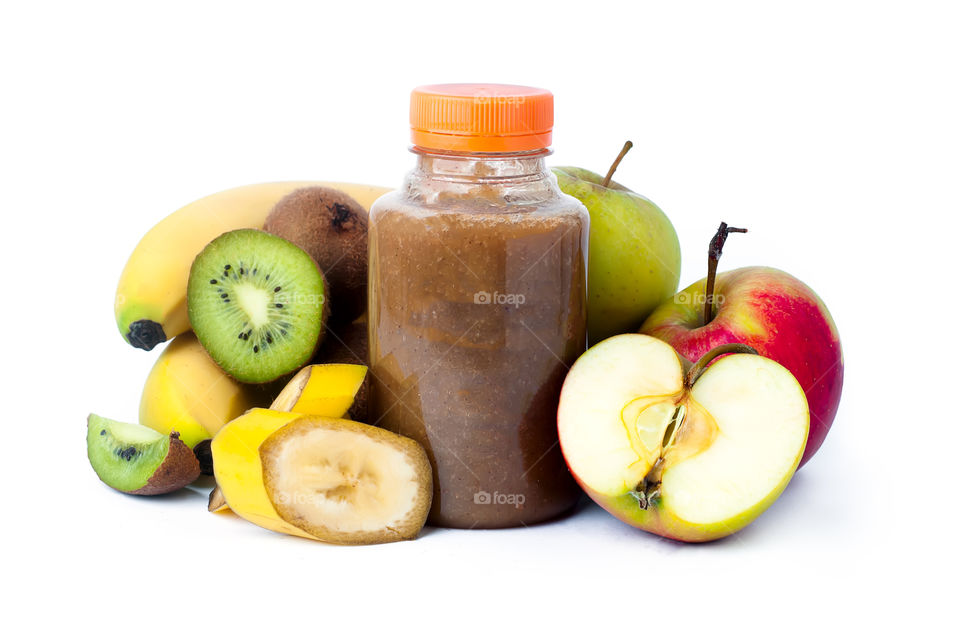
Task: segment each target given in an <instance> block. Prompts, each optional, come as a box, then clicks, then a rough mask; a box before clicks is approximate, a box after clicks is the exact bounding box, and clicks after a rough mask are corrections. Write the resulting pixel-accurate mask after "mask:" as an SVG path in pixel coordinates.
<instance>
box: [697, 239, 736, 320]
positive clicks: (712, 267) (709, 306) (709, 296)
mask: <svg viewBox="0 0 960 637" xmlns="http://www.w3.org/2000/svg"><path fill="white" fill-rule="evenodd" d="M746 231H747V229H746V228H734V227H732V226H728V225H727V223H726V222H725V221H721V222H720V228H718V229H717V233H716V234H715V235H713V239H710V249H709V251H708V252H707V293H706V298H705V299H704V302H703V324H704V325H706V324H707V323H709V322H710V321H712V320H713V316H714V312H715V309H714V305H715V303H714V302H715V300H716V299H714V298H713V288H714V285H715V284H716V282H717V264H718V263H720V255H721V253H723V244H724V243H726V242H727V236H728V235H729V234H730V233H731V232H746Z"/></svg>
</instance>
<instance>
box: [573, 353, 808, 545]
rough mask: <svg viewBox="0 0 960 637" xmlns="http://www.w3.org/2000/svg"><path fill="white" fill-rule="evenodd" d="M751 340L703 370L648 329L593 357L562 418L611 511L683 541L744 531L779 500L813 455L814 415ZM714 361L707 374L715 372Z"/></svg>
mask: <svg viewBox="0 0 960 637" xmlns="http://www.w3.org/2000/svg"><path fill="white" fill-rule="evenodd" d="M747 349H749V348H744V346H742V345H728V346H726V347H725V348H718V349H717V350H714V351H713V352H711V353H710V354H708V355H707V356H705V357H703V358H702V359H701V360H700V361H698V363H697V364H696V365H691V364H690V363H689V361H686V360H684V359H683V358H682V357H681V356H680V355H679V354H678V353H677V351H676V350H675V349H673V348H672V347H671V346H670V345H668V344H666V343H664V342H663V341H660V340H658V339H655V338H653V337H650V336H645V335H643V334H623V335H620V336H614V337H612V338H609V339H607V340H605V341H603V342H601V343H599V344H597V345H595V346H594V347H592V348H590V349H589V350H587V351H586V352H585V353H584V354H583V355H582V356H581V357H580V358H579V359H578V360H577V362H576V363H575V364H574V366H573V367H572V368H571V369H570V373H569V374H568V375H567V378H566V380H565V381H564V385H563V390H562V392H561V395H560V405H559V409H558V412H557V421H558V430H559V436H560V446H561V449H562V450H563V455H564V458H565V459H566V461H567V465H568V466H569V468H570V471H571V473H572V474H573V476H574V477H575V478H576V480H577V482H578V483H579V484H580V486H581V487H582V488H583V490H584V491H585V492H586V493H587V494H588V495H589V496H590V497H591V498H592V499H593V500H594V501H595V502H597V504H599V505H600V506H601V507H603V508H604V509H606V510H607V511H609V512H610V513H612V514H613V515H614V516H616V517H617V518H619V519H620V520H623V521H624V522H626V523H628V524H631V525H633V526H635V527H637V528H641V529H644V530H646V531H649V532H651V533H655V534H657V535H661V536H664V537H669V538H672V539H676V540H682V541H685V542H705V541H710V540H715V539H717V538H721V537H724V536H727V535H730V534H731V533H735V532H736V531H739V530H740V529H742V528H743V527H745V526H746V525H747V524H749V523H750V522H752V521H753V520H754V519H756V518H757V517H758V516H759V515H760V514H761V513H763V511H765V510H766V509H767V507H769V506H770V504H772V503H773V501H774V500H776V498H777V497H778V496H779V495H780V493H781V492H782V491H783V489H784V488H785V487H786V485H787V483H789V481H790V478H791V477H792V476H793V474H794V472H795V471H796V468H797V465H798V463H799V462H800V457H801V455H802V454H803V448H804V444H805V443H806V438H807V433H808V430H809V422H810V420H809V413H808V410H807V401H806V398H805V397H804V394H803V390H802V389H801V388H800V385H799V383H797V381H796V379H795V378H794V377H793V376H792V375H791V374H790V372H789V371H787V370H786V369H785V368H784V367H783V366H781V365H780V364H779V363H776V362H775V361H772V360H770V359H768V358H764V357H762V356H757V355H755V354H747V353H733V354H729V355H725V356H723V357H722V358H719V359H716V360H715V362H713V364H710V363H711V362H712V361H714V359H715V358H716V357H717V356H721V355H724V354H726V353H728V352H731V351H745V350H747ZM708 364H709V367H708Z"/></svg>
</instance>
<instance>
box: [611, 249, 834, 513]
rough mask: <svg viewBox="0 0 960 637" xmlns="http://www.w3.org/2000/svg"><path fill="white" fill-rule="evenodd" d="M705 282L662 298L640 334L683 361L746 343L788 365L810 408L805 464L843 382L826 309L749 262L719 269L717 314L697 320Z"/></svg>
mask: <svg viewBox="0 0 960 637" xmlns="http://www.w3.org/2000/svg"><path fill="white" fill-rule="evenodd" d="M706 284H707V281H706V279H702V280H700V281H697V282H696V283H694V284H693V285H691V286H690V287H688V288H685V289H684V290H681V291H680V292H678V293H677V294H676V295H674V296H673V298H671V299H669V300H667V301H665V302H664V303H663V304H662V305H660V307H658V308H657V309H656V310H654V311H653V313H652V314H651V315H650V316H649V317H648V318H647V320H646V321H645V322H644V324H643V326H642V327H641V328H640V332H641V333H643V334H648V335H650V336H654V337H656V338H659V339H661V340H663V341H666V342H667V343H669V344H670V345H672V346H673V347H674V348H675V349H676V350H677V351H678V352H679V353H680V355H681V356H683V357H685V358H686V359H688V360H693V361H695V360H698V359H699V358H700V357H701V356H703V355H704V354H706V353H707V352H708V351H710V350H711V349H713V348H714V347H717V346H718V345H724V344H726V343H745V344H747V345H750V346H751V347H753V348H754V349H756V350H757V352H758V353H759V354H760V355H761V356H766V357H767V358H771V359H773V360H775V361H777V362H778V363H780V364H781V365H783V366H784V367H786V368H787V369H788V370H790V372H791V373H792V374H793V375H794V377H796V379H797V381H798V382H799V383H800V386H801V387H802V388H803V391H804V394H806V397H807V403H808V405H809V407H810V434H809V436H808V438H807V445H806V448H805V450H804V453H803V457H802V459H801V460H800V466H801V467H802V466H803V465H804V464H805V463H806V462H807V461H808V460H810V458H811V457H812V456H813V454H815V453H816V452H817V449H819V448H820V445H822V444H823V440H824V438H826V436H827V432H828V431H829V430H830V426H831V425H832V424H833V419H834V417H835V416H836V414H837V407H838V405H839V404H840V393H841V390H842V388H843V352H842V350H841V347H840V336H839V334H838V333H837V327H836V325H835V324H834V322H833V318H832V317H831V316H830V312H829V311H828V310H827V307H826V305H824V303H823V301H821V300H820V298H819V297H818V296H817V295H816V293H814V291H813V290H811V289H810V288H809V287H808V286H807V285H805V284H804V283H803V282H802V281H800V280H799V279H797V278H796V277H794V276H791V275H790V274H787V273H786V272H783V271H781V270H777V269H775V268H767V267H746V268H739V269H737V270H731V271H729V272H724V273H722V274H718V275H717V278H716V284H715V286H714V295H715V296H716V300H717V302H716V306H715V307H716V312H715V317H714V319H713V320H712V321H711V322H710V323H709V324H707V325H702V323H703V304H704V300H705V295H706ZM615 515H616V514H615Z"/></svg>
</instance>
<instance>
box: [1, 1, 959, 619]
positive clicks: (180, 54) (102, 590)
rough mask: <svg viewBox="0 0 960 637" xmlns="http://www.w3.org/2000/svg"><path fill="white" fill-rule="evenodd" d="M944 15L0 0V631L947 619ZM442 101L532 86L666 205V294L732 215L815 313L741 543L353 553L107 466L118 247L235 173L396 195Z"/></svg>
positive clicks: (598, 529)
mask: <svg viewBox="0 0 960 637" xmlns="http://www.w3.org/2000/svg"><path fill="white" fill-rule="evenodd" d="M530 4H532V3H530ZM958 26H960V25H958V19H957V15H956V14H955V13H954V11H952V10H951V9H950V7H949V4H948V3H943V4H940V5H937V4H934V3H927V2H909V3H907V2H904V3H900V4H899V5H897V4H893V3H876V2H874V3H863V4H853V3H844V2H828V3H821V2H809V1H808V2H803V3H796V4H795V8H786V7H785V6H784V5H782V4H779V3H778V4H776V6H775V5H774V3H763V2H758V3H730V2H725V3H704V4H702V5H694V4H690V3H668V2H652V3H638V2H630V3H623V4H622V5H614V4H604V3H602V2H587V3H585V2H578V3H563V2H553V3H544V4H542V5H541V6H540V7H538V8H532V7H530V8H527V6H526V4H524V3H521V2H518V1H516V0H514V1H513V2H503V3H501V2H494V1H489V0H488V1H485V2H482V3H461V2H451V1H448V2H438V3H431V4H423V5H414V4H412V3H400V2H395V3H389V4H388V3H384V4H383V6H374V4H372V3H371V4H367V3H359V2H356V3H354V2H340V3H320V2H312V3H303V4H300V5H295V4H287V3H281V2H271V3H262V4H260V5H257V6H245V5H244V4H243V3H237V2H232V3H202V2H185V3H181V2H171V1H168V2H164V3H149V4H148V3H133V2H117V3H104V2H93V1H86V2H71V3H62V4H57V3H51V2H30V3H27V2H24V3H18V4H16V5H14V4H13V3H11V4H9V5H8V4H5V5H4V9H2V11H0V60H2V62H0V74H2V75H0V80H2V83H0V111H2V117H0V133H2V136H0V152H2V173H0V188H2V195H3V196H2V199H0V201H2V206H3V208H2V210H3V217H4V222H3V225H2V230H0V232H2V235H0V236H2V245H3V253H2V258H3V261H4V264H5V266H6V268H7V269H6V277H5V278H6V285H5V286H4V293H3V295H2V298H3V301H2V303H3V311H2V312H0V321H2V334H3V338H2V341H0V342H2V346H0V351H2V354H0V360H2V361H3V363H4V364H3V371H2V378H3V381H4V382H3V385H2V391H3V405H4V414H5V417H4V418H3V419H2V420H3V430H4V436H5V438H4V444H3V447H4V453H3V460H2V465H0V466H2V471H3V478H4V484H3V494H4V495H3V506H2V511H3V513H2V520H3V536H4V537H3V540H2V547H3V548H2V551H3V554H2V555H3V556H2V565H0V572H2V574H3V582H4V589H5V590H4V591H3V595H2V598H3V602H2V606H3V607H4V610H3V612H2V613H0V622H2V623H3V624H6V625H7V627H8V628H11V627H12V628H13V629H14V630H15V632H18V633H20V634H25V633H40V632H43V633H45V634H50V633H49V630H51V629H54V628H56V629H59V630H61V631H68V630H69V631H71V632H73V631H79V632H81V633H82V634H89V633H90V631H92V630H99V631H101V632H102V633H103V634H124V635H135V636H136V635H142V634H153V633H163V634H168V635H169V634H171V633H170V631H176V632H175V633H174V634H204V635H214V634H233V633H237V632H238V633H260V634H267V633H268V631H269V634H277V635H280V634H284V632H285V631H288V630H293V629H298V630H305V631H308V632H309V633H310V634H319V633H321V632H324V633H326V632H332V631H338V632H341V633H342V632H345V631H350V634H370V630H372V629H373V628H374V627H376V628H378V629H381V630H391V631H394V632H398V633H407V632H426V633H430V634H434V633H440V632H451V633H456V632H465V633H468V634H470V633H473V632H478V631H484V632H489V630H497V631H498V632H503V633H504V634H519V633H520V632H521V630H520V627H522V626H528V627H529V628H530V629H531V630H532V629H533V628H534V627H536V626H538V625H556V626H559V627H560V629H561V631H562V633H563V634H568V633H569V634H573V633H575V632H581V631H582V632H584V634H591V635H592V634H600V632H601V630H607V629H609V630H610V632H611V634H613V632H612V631H613V630H614V626H615V625H617V626H618V629H619V630H621V631H630V634H638V635H644V634H650V633H653V632H655V633H659V634H693V633H694V632H697V633H700V632H703V633H706V632H707V631H709V633H710V634H728V633H735V632H736V633H747V634H781V633H787V634H794V633H796V634H799V633H807V632H809V631H810V630H819V631H824V632H826V633H827V634H836V633H838V632H839V631H840V630H848V629H856V630H857V631H858V632H861V631H865V630H867V629H871V628H882V629H890V630H893V629H903V630H910V631H911V632H919V631H920V630H921V629H922V628H924V627H930V628H933V627H936V626H940V627H941V628H945V627H946V625H947V622H950V623H952V624H953V625H955V620H954V619H951V616H952V610H953V607H954V606H955V601H954V599H953V597H954V595H953V594H954V593H955V592H956V590H957V588H956V579H955V578H956V575H955V571H956V567H957V566H958V561H960V560H958V551H957V537H956V536H957V525H956V522H957V514H956V506H957V505H956V502H957V488H956V486H955V484H956V467H957V461H956V453H957V447H958V442H960V441H958V435H957V430H958V424H960V423H958V418H957V413H956V410H955V408H952V407H951V401H953V400H955V399H956V392H957V380H958V378H957V373H956V371H955V367H956V357H957V355H958V351H957V347H956V337H955V334H954V333H955V331H956V329H957V328H956V325H955V322H956V319H957V311H958V309H960V304H958V303H957V295H958V292H957V289H956V279H957V275H956V271H957V266H956V264H957V258H956V254H957V245H958V240H957V231H958V229H960V228H958V222H957V213H958V192H957V190H958V175H960V161H958V157H960V126H958V119H960V99H958V62H960V44H958V42H960V40H958V37H957V30H958ZM449 81H486V82H512V83H523V84H533V85H537V86H544V87H547V88H550V89H551V90H553V91H554V92H555V94H556V105H557V107H556V134H555V149H556V153H555V156H554V157H553V158H552V162H551V163H553V164H554V165H561V164H572V165H578V166H583V167H587V168H591V169H593V170H595V171H598V172H603V171H604V169H605V168H606V167H607V165H608V164H609V162H610V161H611V160H612V158H613V156H614V155H615V154H616V153H617V151H618V150H619V148H620V146H621V144H622V143H623V141H624V140H625V139H627V138H630V139H632V140H633V141H634V143H635V144H636V148H635V149H634V151H633V152H632V153H631V154H630V155H629V156H628V157H627V159H626V160H625V161H624V163H623V164H622V166H621V168H620V171H619V172H618V175H617V179H618V180H619V181H621V182H623V183H625V184H627V185H628V186H630V187H632V188H633V189H635V190H637V191H638V192H641V193H643V194H645V195H647V196H649V197H650V198H652V199H653V200H654V201H655V202H657V203H658V204H659V205H660V206H661V207H662V208H663V209H664V210H665V211H666V212H667V214H668V215H669V216H670V217H671V218H672V220H673V223H674V225H675V226H676V228H677V231H678V233H679V235H680V238H681V244H682V247H683V251H684V263H683V278H682V286H685V285H687V284H689V283H691V282H693V281H694V280H696V279H699V278H701V277H702V276H703V275H704V265H705V254H704V248H705V246H706V244H707V241H708V240H709V238H710V236H711V235H712V233H713V231H714V229H715V228H716V226H717V223H718V222H719V221H720V220H726V221H728V222H729V223H731V224H735V225H741V226H746V227H748V228H750V234H749V235H746V236H735V237H734V238H733V239H732V240H731V241H730V243H729V244H728V247H727V250H726V253H725V256H724V260H723V263H722V264H721V270H725V269H731V268H734V267H739V266H743V265H752V264H762V265H771V266H776V267H779V268H781V269H784V270H787V271H788V272H791V273H792V274H794V275H796V276H798V277H799V278H801V279H802V280H804V281H805V282H806V283H808V284H809V285H810V286H811V287H813V288H814V289H815V290H816V291H817V292H818V293H819V294H820V295H821V297H822V298H823V299H824V301H825V302H826V303H827V305H828V306H829V307H830V309H831V310H832V313H833V316H834V318H835V320H836V322H837V325H838V326H839V330H840V334H841V337H842V341H843V346H844V353H845V360H846V385H845V387H844V395H843V401H842V404H841V409H840V414H839V416H838V418H837V421H836V422H835V424H834V428H833V431H832V432H831V434H830V435H829V436H828V438H827V440H826V443H825V444H824V446H823V448H822V449H821V451H820V452H819V454H818V455H817V456H816V457H815V458H814V459H813V460H812V461H811V462H810V463H809V464H808V465H807V466H806V467H804V469H802V470H801V471H800V473H799V474H798V475H797V476H796V478H795V480H794V481H793V483H792V484H791V485H790V486H789V488H788V490H787V491H786V493H785V494H784V495H783V497H782V498H781V499H780V500H779V501H778V502H776V504H775V505H774V506H773V507H772V508H771V509H770V510H769V512H767V513H766V514H765V515H764V516H763V517H761V518H760V519H759V520H758V521H757V522H756V523H755V524H753V525H752V526H750V527H749V528H748V529H746V530H745V531H743V532H742V533H740V534H738V535H736V536H734V537H732V538H730V539H728V540H725V541H720V542H716V543H713V544H710V545H704V546H683V545H680V544H675V543H668V542H665V541H660V540H658V539H657V538H655V537H653V536H650V535H647V534H645V533H643V532H641V531H637V530H634V529H632V528H630V527H628V526H626V525H623V524H621V523H620V522H618V521H616V520H614V519H613V518H612V517H610V516H608V515H607V514H605V513H604V512H602V511H601V510H599V509H597V508H596V507H594V506H592V505H590V506H586V507H585V508H584V509H583V510H582V511H580V512H579V514H577V515H575V516H574V517H571V518H569V519H567V520H565V521H563V522H559V523H555V524H551V525H546V526H541V527H537V528H533V529H525V530H515V531H497V532H477V531H475V532H457V531H443V530H427V531H426V532H425V533H424V534H423V536H422V537H421V538H420V539H419V540H417V541H415V542H408V543H402V544H394V545H384V546H372V547H356V548H345V547H335V546H326V545H322V544H319V543H311V542H307V541H302V540H298V539H293V538H288V537H283V536H280V535H276V534H272V533H270V532H267V531H264V530H261V529H259V528H257V527H254V526H252V525H249V524H247V523H245V522H243V521H241V520H239V519H238V518H233V517H230V516H215V515H210V514H208V513H207V512H206V510H205V504H206V494H205V493H204V492H201V491H199V490H198V491H197V492H183V493H181V494H179V495H175V496H172V497H167V498H156V499H146V498H134V497H126V496H121V495H119V494H117V493H114V492H112V491H111V490H110V489H108V488H107V487H105V486H104V485H102V484H101V483H100V482H99V481H98V480H97V478H96V476H95V474H94V473H93V471H92V470H91V469H90V467H89V465H88V463H87V460H86V457H85V449H84V433H85V424H84V423H85V417H86V415H87V413H88V412H90V411H96V412H98V413H102V414H104V415H107V416H110V417H114V418H118V419H135V418H136V415H137V404H138V401H139V392H140V388H141V384H142V382H143V379H144V378H145V376H146V374H147V371H148V370H149V368H150V366H151V364H152V362H153V360H154V359H155V358H156V354H157V352H156V351H154V352H152V353H145V352H142V351H139V350H134V349H133V348H131V347H129V346H127V345H126V344H124V343H123V341H122V339H121V337H120V335H119V334H118V333H117V332H116V327H115V325H114V322H113V315H112V304H113V294H114V289H115V285H116V280H117V277H118V275H119V273H120V270H121V269H122V267H123V264H124V262H125V261H126V258H127V256H128V255H129V253H130V251H131V250H132V249H133V246H134V245H135V244H136V242H137V240H138V239H139V238H140V236H141V235H142V234H143V233H144V232H146V231H147V230H148V229H149V228H150V226H151V225H152V224H154V223H155V222H156V221H158V220H159V219H161V218H162V217H163V216H164V215H166V214H168V213H170V212H172V211H173V210H174V209H176V208H178V207H179V206H181V205H183V204H185V203H187V202H190V201H192V200H194V199H197V198H199V197H201V196H203V195H206V194H208V193H212V192H215V191H218V190H222V189H225V188H229V187H231V186H235V185H240V184H246V183H253V182H260V181H271V180H283V179H300V178H316V179H329V180H345V181H358V182H369V183H378V184H384V185H392V184H396V183H397V182H398V181H399V180H400V178H401V176H402V175H403V173H404V172H405V171H406V170H407V169H408V168H409V167H410V166H411V164H412V158H411V156H410V155H409V154H408V153H407V150H406V148H407V145H408V137H407V129H406V123H407V121H406V117H407V111H406V109H407V100H408V93H409V90H410V89H411V88H412V87H413V86H415V85H417V84H422V83H433V82H449ZM14 268H16V269H17V271H16V272H14V271H13V269H14ZM951 334H954V335H953V336H951ZM11 406H12V411H11V409H10V408H11ZM951 591H952V593H951ZM509 626H516V628H515V629H513V630H507V629H506V628H505V627H509ZM544 630H546V629H544ZM551 630H553V629H551ZM4 632H7V633H8V634H13V633H11V632H10V631H9V630H5V631H4Z"/></svg>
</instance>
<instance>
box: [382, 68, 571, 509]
mask: <svg viewBox="0 0 960 637" xmlns="http://www.w3.org/2000/svg"><path fill="white" fill-rule="evenodd" d="M410 125H411V132H412V141H413V147H412V152H413V153H414V156H415V166H414V168H413V170H412V171H411V172H410V173H409V174H408V175H407V177H406V180H405V182H404V184H403V187H402V188H401V189H400V190H397V191H395V192H392V193H389V194H387V195H384V196H383V197H381V198H380V199H379V200H378V201H377V202H376V203H375V204H374V205H373V207H372V208H371V214H370V229H369V234H370V248H369V249H370V253H369V266H370V269H369V277H370V278H369V330H370V334H369V336H370V363H371V372H372V377H373V385H372V402H371V408H372V413H371V415H370V422H376V423H377V424H379V425H380V426H382V427H385V428H387V429H390V430H392V431H395V432H397V433H400V434H402V435H405V436H409V437H411V438H413V439H415V440H417V441H418V442H419V443H420V444H421V445H422V446H423V447H424V449H425V450H426V452H427V455H428V457H429V459H430V462H431V464H432V466H433V471H434V481H433V484H434V496H433V507H432V509H431V512H430V522H431V523H432V524H434V525H438V526H447V527H459V528H498V527H510V526H519V525H525V524H531V523H535V522H540V521H543V520H547V519H550V518H552V517H556V516H558V515H560V514H562V513H564V512H566V511H568V510H569V509H571V508H572V507H573V506H574V505H575V504H576V502H577V499H578V497H579V495H580V490H579V488H578V487H577V485H576V483H575V482H574V480H573V478H572V477H571V475H570V473H569V471H568V469H567V467H566V464H565V463H564V459H563V456H562V455H561V452H560V447H559V445H558V444H557V420H556V413H557V403H558V398H559V394H560V389H561V386H562V384H563V381H564V377H565V375H566V373H567V370H568V369H569V367H570V366H571V365H572V364H573V363H574V361H575V360H576V359H577V357H578V356H579V355H580V354H581V353H583V351H584V349H585V346H586V274H587V272H586V247H587V240H588V220H589V217H588V214H587V210H586V209H585V208H584V207H583V205H582V204H580V203H579V202H578V201H577V200H576V199H574V198H572V197H569V196H567V195H564V194H563V193H562V192H561V191H560V190H559V188H558V187H557V184H556V180H555V179H554V177H553V176H552V175H551V173H550V172H549V171H548V170H547V168H546V165H545V158H546V157H547V155H548V154H549V147H550V142H551V136H552V127H553V95H552V94H551V93H550V92H549V91H546V90H543V89H538V88H531V87H524V86H508V85H497V84H448V85H434V86H422V87H419V88H417V89H415V90H414V91H413V93H412V95H411V102H410Z"/></svg>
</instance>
